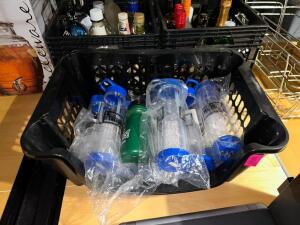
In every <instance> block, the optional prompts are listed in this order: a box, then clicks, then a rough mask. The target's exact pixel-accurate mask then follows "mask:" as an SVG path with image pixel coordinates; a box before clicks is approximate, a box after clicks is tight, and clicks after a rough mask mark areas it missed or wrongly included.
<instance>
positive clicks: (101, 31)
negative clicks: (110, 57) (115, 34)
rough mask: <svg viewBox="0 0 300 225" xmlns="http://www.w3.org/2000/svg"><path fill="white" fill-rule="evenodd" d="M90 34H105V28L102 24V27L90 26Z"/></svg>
mask: <svg viewBox="0 0 300 225" xmlns="http://www.w3.org/2000/svg"><path fill="white" fill-rule="evenodd" d="M90 34H91V35H107V33H106V29H105V27H104V26H102V27H100V26H99V27H98V26H97V27H92V28H91V32H90Z"/></svg>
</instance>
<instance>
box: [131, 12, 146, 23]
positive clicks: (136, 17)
mask: <svg viewBox="0 0 300 225" xmlns="http://www.w3.org/2000/svg"><path fill="white" fill-rule="evenodd" d="M134 21H135V22H137V23H144V22H145V16H144V13H141V12H137V13H135V14H134Z"/></svg>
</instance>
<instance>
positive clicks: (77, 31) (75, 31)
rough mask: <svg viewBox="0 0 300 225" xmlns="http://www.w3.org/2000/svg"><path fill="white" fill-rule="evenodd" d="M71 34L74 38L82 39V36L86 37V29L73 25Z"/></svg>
mask: <svg viewBox="0 0 300 225" xmlns="http://www.w3.org/2000/svg"><path fill="white" fill-rule="evenodd" d="M70 31H71V32H70V33H71V35H72V36H74V37H81V36H86V35H87V33H86V30H85V29H84V27H83V26H82V25H81V24H78V23H75V24H73V25H71V28H70Z"/></svg>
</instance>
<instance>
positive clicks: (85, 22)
mask: <svg viewBox="0 0 300 225" xmlns="http://www.w3.org/2000/svg"><path fill="white" fill-rule="evenodd" d="M80 23H81V25H83V26H84V28H85V29H86V30H87V31H88V30H89V29H90V28H91V26H92V21H91V18H90V16H86V17H84V18H83V19H82V20H81V21H80Z"/></svg>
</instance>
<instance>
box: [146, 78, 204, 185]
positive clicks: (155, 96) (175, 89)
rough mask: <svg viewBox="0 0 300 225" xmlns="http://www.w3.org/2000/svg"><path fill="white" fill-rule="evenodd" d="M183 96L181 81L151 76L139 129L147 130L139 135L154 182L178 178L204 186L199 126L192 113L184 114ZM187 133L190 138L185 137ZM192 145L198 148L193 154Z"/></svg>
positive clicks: (166, 181)
mask: <svg viewBox="0 0 300 225" xmlns="http://www.w3.org/2000/svg"><path fill="white" fill-rule="evenodd" d="M186 98H187V86H186V85H185V84H184V83H183V82H182V81H180V80H176V79H156V80H153V81H152V82H151V83H150V84H149V85H148V87H147V91H146V105H147V108H148V112H147V113H148V116H147V117H145V118H147V120H146V121H145V122H144V123H143V125H144V128H141V130H144V131H150V132H149V133H148V134H144V135H143V137H144V138H147V139H148V140H149V141H148V142H149V143H148V147H149V152H150V153H151V155H150V168H151V169H152V171H151V172H152V174H153V179H154V180H155V182H156V183H158V184H172V185H178V181H179V180H185V181H187V182H189V183H192V184H193V185H195V186H197V187H200V188H205V189H206V188H209V174H208V171H207V168H206V165H205V162H204V158H203V155H202V154H201V149H202V147H201V141H198V140H196V139H197V136H198V135H199V136H198V138H199V139H200V140H201V135H200V130H199V128H197V125H196V123H195V120H194V117H195V116H194V117H193V116H191V114H190V115H189V113H186V114H185V112H186V111H187V105H186ZM194 115H195V114H194ZM188 117H190V118H188ZM195 132H196V134H195ZM188 135H192V136H193V137H194V138H192V139H189V137H188ZM149 136H150V137H149ZM197 145H199V146H197ZM193 149H199V151H198V152H197V154H193V151H194V150H193Z"/></svg>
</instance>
